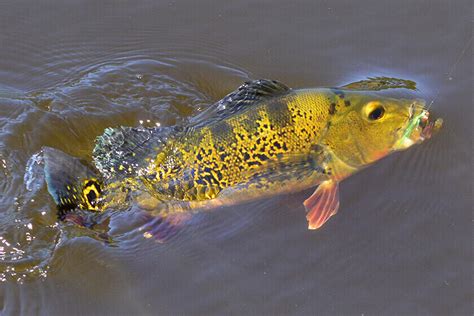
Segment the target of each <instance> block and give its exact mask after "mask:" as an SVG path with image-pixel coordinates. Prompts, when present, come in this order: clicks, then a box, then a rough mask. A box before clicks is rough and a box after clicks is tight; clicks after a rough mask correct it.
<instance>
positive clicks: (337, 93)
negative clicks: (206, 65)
mask: <svg viewBox="0 0 474 316" xmlns="http://www.w3.org/2000/svg"><path fill="white" fill-rule="evenodd" d="M389 88H408V89H412V88H414V83H413V82H412V81H406V80H402V79H394V78H382V77H378V78H369V79H368V80H363V81H359V82H355V83H351V84H348V85H345V86H342V87H339V88H313V89H290V88H289V87H287V86H286V85H284V84H282V83H280V82H277V81H273V80H255V81H250V82H246V83H244V84H243V85H242V86H240V87H239V88H238V89H237V90H235V91H234V92H232V93H230V94H228V95H227V96H225V97H224V98H223V99H222V100H221V101H219V102H217V103H216V104H214V105H212V106H210V107H209V108H208V109H207V110H206V111H204V112H201V113H200V114H199V115H197V116H195V117H193V118H191V119H190V120H189V121H188V122H187V124H185V125H183V126H172V127H162V128H145V127H136V128H132V127H118V128H108V129H106V130H105V132H104V134H103V135H102V136H99V137H98V138H97V140H96V146H95V149H94V151H93V165H94V166H87V165H86V164H84V163H83V162H82V161H80V160H79V159H77V158H73V157H71V156H68V155H67V154H65V153H62V152H60V151H59V150H56V149H53V148H44V149H43V152H44V157H45V174H46V182H47V186H48V190H49V192H50V194H51V195H52V197H53V198H54V200H55V202H56V204H57V207H58V210H59V214H60V215H61V216H63V215H64V214H68V213H69V212H71V211H72V210H75V209H82V210H90V211H103V210H106V209H123V208H125V207H127V205H129V203H131V202H132V201H134V203H138V205H139V206H140V207H142V208H144V209H148V210H152V211H153V213H154V214H158V215H159V216H161V217H162V218H173V217H174V216H176V214H183V213H189V212H190V211H192V210H203V209H212V208H216V207H217V206H221V205H232V204H235V203H241V202H245V201H249V200H255V199H262V198H265V197H269V196H272V195H278V194H284V193H289V192H294V191H300V190H305V189H308V188H311V187H317V188H316V190H315V191H314V193H313V194H312V195H311V196H310V197H309V198H308V199H307V200H306V201H304V206H305V208H306V211H307V215H306V218H307V220H308V223H309V229H317V228H319V227H321V226H322V225H323V224H324V223H325V222H326V221H327V220H328V219H329V218H330V217H331V216H332V215H334V214H336V212H337V210H338V208H339V194H338V184H339V182H340V181H342V180H343V179H345V178H346V177H348V176H350V175H351V174H353V173H355V172H356V171H358V170H360V169H362V168H364V167H366V166H368V165H370V164H371V163H373V162H375V161H377V160H379V159H380V158H382V157H385V156H387V155H388V154H390V153H392V152H395V151H398V150H403V149H406V148H408V147H410V146H411V145H413V144H416V143H419V142H421V141H423V140H424V139H427V138H429V137H430V136H431V134H432V132H433V130H435V129H438V128H439V127H440V126H441V124H442V121H441V120H440V119H438V120H437V121H435V122H429V113H428V111H427V109H425V106H424V105H425V103H424V101H423V100H420V99H400V98H389V97H387V96H386V95H384V94H383V93H381V92H378V91H379V90H384V89H389Z"/></svg>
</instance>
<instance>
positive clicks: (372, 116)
mask: <svg viewBox="0 0 474 316" xmlns="http://www.w3.org/2000/svg"><path fill="white" fill-rule="evenodd" d="M384 113H385V109H384V108H383V106H381V105H378V106H377V107H375V108H374V109H373V110H372V111H370V112H369V115H368V118H369V120H371V121H375V120H378V119H380V118H382V116H383V115H384Z"/></svg>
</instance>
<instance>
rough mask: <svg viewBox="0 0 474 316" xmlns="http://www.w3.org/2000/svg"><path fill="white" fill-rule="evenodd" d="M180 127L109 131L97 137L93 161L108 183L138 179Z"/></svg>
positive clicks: (109, 129)
mask: <svg viewBox="0 0 474 316" xmlns="http://www.w3.org/2000/svg"><path fill="white" fill-rule="evenodd" d="M179 130H180V128H179V127H159V128H145V127H123V126H121V127H117V128H107V129H105V131H104V134H102V135H101V136H99V137H97V139H96V146H95V148H94V151H93V159H94V163H95V166H96V168H97V170H99V171H100V173H101V174H102V175H103V176H104V177H105V178H106V179H108V180H110V179H112V178H113V179H116V180H117V179H122V178H125V177H135V176H137V175H140V173H141V172H143V171H144V168H146V167H147V166H148V164H149V163H150V159H154V158H155V157H156V155H157V154H159V153H160V151H162V150H163V149H164V147H165V145H166V143H167V141H168V139H169V138H170V137H171V136H172V135H173V134H174V133H178V132H179Z"/></svg>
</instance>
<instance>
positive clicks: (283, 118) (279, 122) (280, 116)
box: [265, 98, 293, 128]
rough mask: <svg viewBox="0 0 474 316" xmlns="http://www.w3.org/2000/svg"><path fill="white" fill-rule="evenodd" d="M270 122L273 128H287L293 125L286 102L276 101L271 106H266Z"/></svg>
mask: <svg viewBox="0 0 474 316" xmlns="http://www.w3.org/2000/svg"><path fill="white" fill-rule="evenodd" d="M265 108H266V110H267V111H266V113H267V115H268V120H269V121H270V123H271V124H272V126H278V127H280V128H281V127H285V126H289V125H291V124H292V122H293V120H292V118H291V113H290V110H288V105H287V103H286V102H285V101H284V100H281V98H280V99H275V100H273V101H272V102H271V103H270V104H268V105H266V106H265Z"/></svg>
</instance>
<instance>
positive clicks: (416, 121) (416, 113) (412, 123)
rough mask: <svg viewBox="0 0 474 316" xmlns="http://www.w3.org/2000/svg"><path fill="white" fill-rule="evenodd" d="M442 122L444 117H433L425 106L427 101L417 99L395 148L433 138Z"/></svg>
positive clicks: (405, 146)
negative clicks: (434, 118)
mask: <svg viewBox="0 0 474 316" xmlns="http://www.w3.org/2000/svg"><path fill="white" fill-rule="evenodd" d="M442 124H443V120H442V119H440V118H438V119H436V120H433V119H432V117H431V115H430V112H429V111H428V109H426V107H425V101H423V100H415V101H414V102H413V103H412V104H411V105H410V108H409V118H408V123H407V127H406V128H405V129H404V130H403V133H402V135H401V137H400V138H399V141H398V142H397V143H396V144H395V149H406V148H408V147H410V146H412V145H413V144H417V143H421V142H423V141H424V140H426V139H429V138H431V136H432V135H433V133H434V132H436V131H438V130H439V128H441V125H442Z"/></svg>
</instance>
